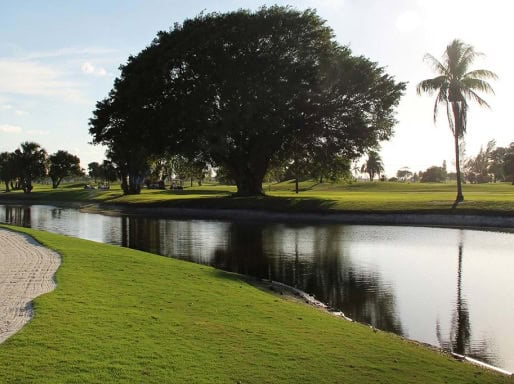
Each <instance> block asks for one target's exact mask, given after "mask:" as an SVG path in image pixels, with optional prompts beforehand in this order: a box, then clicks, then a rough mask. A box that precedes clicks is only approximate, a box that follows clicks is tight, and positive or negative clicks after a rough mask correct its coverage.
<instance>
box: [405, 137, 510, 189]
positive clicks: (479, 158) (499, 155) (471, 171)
mask: <svg viewBox="0 0 514 384" xmlns="http://www.w3.org/2000/svg"><path fill="white" fill-rule="evenodd" d="M460 158H461V159H462V161H461V165H460V168H461V169H462V172H461V181H462V182H464V183H471V184H481V183H496V182H512V184H513V185H514V142H512V143H510V144H509V146H507V147H496V141H495V140H490V141H489V142H488V143H487V145H486V146H485V148H484V147H481V148H480V151H479V152H478V154H477V155H476V156H471V157H466V156H465V153H464V150H463V145H461V149H460ZM396 179H397V180H399V181H412V182H416V181H420V182H422V183H442V182H445V181H447V180H453V181H456V180H457V173H456V172H448V170H447V168H446V162H443V165H442V166H436V165H434V166H431V167H429V168H427V169H426V170H425V171H419V172H418V173H416V172H414V173H413V172H411V171H410V170H409V169H408V168H402V169H399V170H398V171H397V173H396Z"/></svg>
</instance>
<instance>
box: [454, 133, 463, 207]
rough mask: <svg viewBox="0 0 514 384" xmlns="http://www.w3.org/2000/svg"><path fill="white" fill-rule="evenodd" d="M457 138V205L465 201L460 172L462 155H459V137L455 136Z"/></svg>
mask: <svg viewBox="0 0 514 384" xmlns="http://www.w3.org/2000/svg"><path fill="white" fill-rule="evenodd" d="M454 138H455V170H456V173H457V197H456V198H455V202H456V203H460V202H462V201H464V195H463V194H462V178H461V172H460V153H459V136H457V135H456V134H455V135H454Z"/></svg>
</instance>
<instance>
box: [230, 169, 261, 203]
mask: <svg viewBox="0 0 514 384" xmlns="http://www.w3.org/2000/svg"><path fill="white" fill-rule="evenodd" d="M232 169H233V170H234V172H233V174H234V179H235V182H236V185H237V192H236V196H262V195H264V192H263V190H262V182H263V181H264V175H265V174H266V169H267V164H266V165H263V164H252V166H241V165H240V164H236V165H234V166H233V167H232Z"/></svg>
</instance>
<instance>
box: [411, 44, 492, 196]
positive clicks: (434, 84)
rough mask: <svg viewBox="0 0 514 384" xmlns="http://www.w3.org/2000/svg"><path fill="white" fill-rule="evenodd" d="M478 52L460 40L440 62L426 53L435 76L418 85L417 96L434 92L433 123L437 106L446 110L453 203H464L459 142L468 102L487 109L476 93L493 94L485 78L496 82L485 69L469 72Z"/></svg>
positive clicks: (464, 124)
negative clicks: (452, 165) (450, 138)
mask: <svg viewBox="0 0 514 384" xmlns="http://www.w3.org/2000/svg"><path fill="white" fill-rule="evenodd" d="M480 55H482V54H481V53H479V52H477V51H475V49H474V48H473V47H472V46H471V45H468V44H465V43H464V42H462V41H461V40H458V39H455V40H453V41H452V42H451V43H450V45H448V46H447V47H446V51H445V52H444V54H443V58H442V59H443V60H442V62H441V61H439V60H437V59H436V58H435V57H434V56H432V55H430V54H426V55H425V58H424V60H425V61H426V62H428V63H429V64H430V65H431V66H432V67H433V69H434V71H435V72H436V73H437V76H436V77H434V78H432V79H427V80H423V81H422V82H420V83H419V84H418V86H417V92H418V95H420V94H422V93H428V94H433V93H434V92H437V96H436V99H435V105H434V122H435V121H436V119H437V113H438V109H439V106H440V105H443V106H444V107H445V108H446V115H447V117H448V123H449V125H450V129H451V131H452V134H453V138H454V144H455V167H456V171H457V198H456V199H455V203H456V204H457V203H459V202H461V201H464V195H463V194H462V180H461V172H460V159H459V140H460V139H462V138H463V137H464V134H465V133H466V122H467V112H468V103H467V101H468V100H473V101H475V102H477V103H478V105H480V106H483V107H488V108H489V104H487V102H486V101H485V100H484V99H482V98H481V97H480V96H479V95H478V94H477V93H476V91H480V92H486V93H494V91H493V89H492V87H491V85H490V84H489V83H488V82H487V81H486V80H487V79H496V78H497V76H496V74H495V73H493V72H491V71H488V70H485V69H476V70H471V71H470V70H469V67H470V66H471V64H472V63H473V61H474V60H475V58H477V57H478V56H480Z"/></svg>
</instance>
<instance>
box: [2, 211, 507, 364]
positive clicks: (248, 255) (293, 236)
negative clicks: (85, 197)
mask: <svg viewBox="0 0 514 384" xmlns="http://www.w3.org/2000/svg"><path fill="white" fill-rule="evenodd" d="M0 221H1V222H9V223H13V224H17V225H24V226H27V227H32V228H37V229H43V230H47V231H50V232H56V233H61V234H66V235H70V236H75V237H80V238H84V239H89V240H94V241H100V242H104V243H109V244H116V245H122V246H125V247H130V248H135V249H140V250H145V251H148V252H152V253H157V254H160V255H164V256H171V257H175V258H179V259H183V260H188V261H193V262H196V263H201V264H208V265H212V266H215V267H217V268H220V269H224V270H229V271H234V272H238V273H243V274H247V275H251V276H256V277H262V278H268V279H273V280H278V281H281V282H284V283H286V284H289V285H292V286H296V287H298V288H300V289H302V290H304V291H306V292H308V293H310V294H313V295H314V296H316V298H318V299H319V300H321V301H323V302H325V303H328V304H330V305H331V306H332V307H334V308H336V309H339V310H342V311H343V312H344V313H345V314H346V315H347V316H348V317H351V318H353V319H355V320H358V321H361V322H365V323H368V324H372V325H373V326H375V327H377V328H379V329H383V330H387V331H391V332H395V333H397V334H399V335H402V336H405V337H409V338H412V339H415V340H418V341H422V342H426V343H429V344H432V345H436V346H441V347H444V348H446V349H449V350H453V351H455V352H457V353H461V354H466V355H469V356H473V357H475V358H478V359H480V360H482V361H485V362H489V363H491V364H494V365H497V366H499V367H502V368H504V369H507V370H510V371H514V332H512V329H511V327H512V324H513V322H514V305H513V303H514V279H513V278H512V275H513V272H514V252H513V248H514V234H512V233H505V232H501V231H476V230H463V229H445V228H421V227H391V226H358V225H341V224H314V225H313V224H279V223H262V222H257V223H252V222H248V221H246V222H237V221H234V222H228V221H214V220H167V219H155V218H144V217H128V216H122V217H113V216H104V215H100V214H90V213H81V212H79V211H78V210H75V209H70V208H56V207H52V206H42V205H34V206H32V207H21V206H1V205H0Z"/></svg>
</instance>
